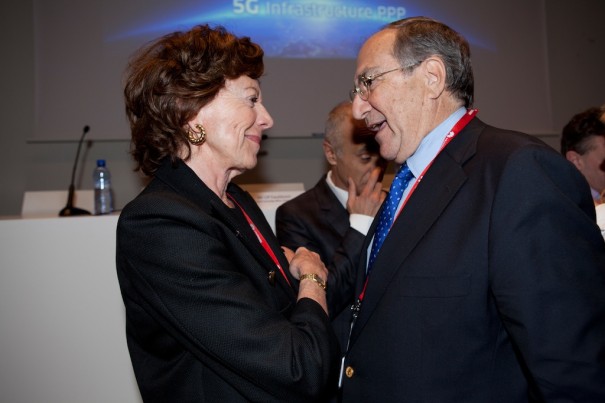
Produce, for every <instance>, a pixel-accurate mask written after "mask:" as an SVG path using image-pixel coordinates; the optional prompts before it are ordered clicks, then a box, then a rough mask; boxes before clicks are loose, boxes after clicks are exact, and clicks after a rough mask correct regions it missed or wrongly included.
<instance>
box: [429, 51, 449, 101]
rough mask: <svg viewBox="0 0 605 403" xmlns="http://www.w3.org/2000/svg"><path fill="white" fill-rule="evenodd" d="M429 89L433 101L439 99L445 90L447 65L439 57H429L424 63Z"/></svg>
mask: <svg viewBox="0 0 605 403" xmlns="http://www.w3.org/2000/svg"><path fill="white" fill-rule="evenodd" d="M424 71H425V75H426V83H427V88H428V90H429V95H430V97H431V98H432V99H437V98H439V97H440V96H441V94H442V93H443V91H444V90H445V79H446V70H445V64H443V61H442V60H441V59H439V58H438V57H429V58H428V59H426V60H425V61H424Z"/></svg>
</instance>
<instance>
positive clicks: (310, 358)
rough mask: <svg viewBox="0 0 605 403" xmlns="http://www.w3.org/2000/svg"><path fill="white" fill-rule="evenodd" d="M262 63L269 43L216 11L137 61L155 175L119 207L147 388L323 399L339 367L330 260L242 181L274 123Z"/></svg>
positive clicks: (133, 113)
mask: <svg viewBox="0 0 605 403" xmlns="http://www.w3.org/2000/svg"><path fill="white" fill-rule="evenodd" d="M263 68H264V67H263V51H262V49H261V48H260V47H259V46H258V45H257V44H255V43H253V42H251V41H250V39H249V38H247V37H236V36H234V35H233V34H231V33H229V32H227V31H226V30H225V29H224V28H222V27H217V28H211V27H209V26H208V25H201V26H196V27H194V28H193V29H191V30H190V31H187V32H176V33H172V34H169V35H167V36H164V37H162V38H160V39H158V40H156V41H155V42H153V43H151V44H150V45H148V46H146V47H144V48H143V49H141V50H140V51H139V52H138V53H137V54H136V55H135V57H134V58H133V59H132V61H131V63H130V65H129V67H128V71H127V76H126V83H125V90H124V94H125V102H126V113H127V116H128V119H129V121H130V128H131V134H132V155H133V156H134V159H135V161H136V163H137V168H138V169H140V170H141V171H142V172H143V173H145V174H146V175H148V176H150V177H151V178H152V180H151V181H150V183H149V185H148V186H147V187H146V188H145V189H144V190H143V191H142V192H141V194H139V195H138V196H137V197H136V198H135V199H134V200H133V201H131V202H130V203H129V204H128V205H127V206H126V207H125V208H124V209H123V211H122V213H121V215H120V219H119V222H118V229H117V271H118V279H119V282H120V287H121V291H122V296H123V300H124V304H125V306H126V335H127V341H128V348H129V351H130V356H131V360H132V364H133V367H134V372H135V375H136V379H137V382H138V385H139V389H140V391H141V395H142V397H143V399H144V400H145V401H146V402H150V401H157V402H165V401H170V402H190V401H191V402H192V401H196V402H220V401H224V402H245V401H255V402H277V401H288V402H303V401H321V400H322V399H323V396H324V394H325V393H326V385H327V384H328V381H329V380H330V379H331V377H332V376H333V375H334V374H335V372H337V365H338V355H339V352H338V347H337V345H336V339H335V336H334V334H333V333H332V331H331V327H330V320H329V317H328V303H327V299H326V284H327V282H328V278H327V277H328V272H327V270H326V268H325V266H324V264H323V263H322V262H321V260H320V259H319V257H318V255H317V254H315V253H312V252H310V251H308V250H306V249H304V248H301V249H299V250H297V251H296V253H295V254H294V253H293V252H291V251H287V253H288V256H286V254H285V253H284V251H282V249H281V248H280V246H279V244H278V242H277V240H276V238H275V237H274V235H273V233H272V231H271V227H270V226H269V224H268V223H267V221H266V219H265V217H264V215H263V213H262V211H261V210H260V208H259V207H258V206H257V204H256V203H255V202H254V200H253V199H252V197H251V196H250V195H249V194H248V193H246V192H244V191H243V190H242V189H241V188H240V187H238V186H237V185H235V184H233V183H231V180H232V179H233V178H234V177H235V176H237V175H239V174H241V173H243V172H245V171H246V170H248V169H251V168H254V166H255V165H256V162H257V153H258V151H259V148H260V143H261V138H262V133H263V131H264V130H266V129H268V128H270V127H271V126H272V125H273V120H272V118H271V116H270V115H269V113H268V112H267V110H266V109H265V107H264V105H263V103H262V96H261V89H260V84H259V78H260V77H261V76H262V74H263ZM289 260H290V261H289ZM339 282H340V280H339V278H338V276H334V277H332V275H331V277H330V287H334V290H339V289H340V288H343V287H339V286H338V284H339ZM332 297H333V298H332ZM330 298H331V300H334V301H339V298H340V297H339V296H338V295H336V294H334V295H333V296H331V297H330Z"/></svg>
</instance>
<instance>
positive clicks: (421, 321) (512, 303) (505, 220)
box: [340, 17, 605, 403]
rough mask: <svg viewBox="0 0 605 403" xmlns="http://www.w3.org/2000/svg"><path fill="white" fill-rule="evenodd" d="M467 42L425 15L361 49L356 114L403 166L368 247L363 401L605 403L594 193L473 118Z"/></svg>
mask: <svg viewBox="0 0 605 403" xmlns="http://www.w3.org/2000/svg"><path fill="white" fill-rule="evenodd" d="M473 86H474V82H473V72H472V68H471V61H470V51H469V45H468V43H467V41H466V40H465V39H464V38H462V37H461V36H460V35H459V34H458V33H457V32H455V31H453V30H452V29H451V28H449V27H448V26H446V25H444V24H442V23H440V22H437V21H434V20H431V19H428V18H424V17H416V18H409V19H404V20H400V21H397V22H394V23H391V24H389V25H388V26H386V27H385V28H384V29H382V30H381V31H379V32H377V33H376V34H374V35H373V36H371V37H370V38H369V39H368V40H367V41H366V42H365V44H364V45H363V47H362V48H361V50H360V52H359V55H358V59H357V69H356V76H355V87H354V89H353V91H352V92H351V95H352V102H353V114H354V116H355V117H356V118H358V119H364V120H365V122H366V124H367V125H368V127H369V128H370V129H372V130H373V131H374V133H375V138H376V141H377V142H378V143H379V145H380V153H381V155H382V156H383V157H385V158H386V159H387V160H389V161H394V162H396V163H397V164H401V168H400V170H398V172H397V174H396V176H395V179H394V180H393V185H392V187H391V190H390V192H389V196H388V197H387V199H386V200H385V202H384V203H383V206H382V208H381V210H380V212H379V213H378V214H377V218H376V220H375V221H374V223H373V224H372V227H371V229H370V232H369V233H368V237H367V238H366V241H365V243H364V245H363V248H362V259H361V263H360V267H359V274H358V285H357V291H356V298H357V301H356V303H355V304H354V305H353V307H352V308H353V311H354V319H353V323H352V327H351V333H350V336H349V341H348V347H347V349H346V352H345V354H344V355H343V360H342V368H341V376H340V386H341V388H342V390H341V393H342V399H343V402H344V403H348V402H395V401H409V402H465V403H472V402H477V403H485V402H494V401H498V402H507V403H511V402H512V403H515V402H528V401H582V402H604V401H605V382H604V381H603V380H604V379H605V243H604V242H603V238H601V234H600V232H599V229H598V227H597V226H596V224H595V210H594V206H593V203H592V200H591V198H590V192H589V189H588V185H587V184H586V181H585V180H584V179H583V178H582V176H581V175H580V173H579V172H578V171H577V170H576V169H575V168H574V167H573V166H572V165H571V164H569V163H568V162H567V161H565V159H564V158H563V157H562V156H561V155H560V154H559V153H557V152H556V151H555V150H553V149H552V148H551V147H549V146H547V145H545V144H544V143H542V142H541V141H539V140H538V139H536V138H534V137H531V136H528V135H526V134H522V133H518V132H513V131H506V130H502V129H497V128H495V127H492V126H489V125H487V124H486V123H484V122H482V121H481V120H480V118H478V117H477V111H476V110H474V109H472V107H473V90H474V88H473Z"/></svg>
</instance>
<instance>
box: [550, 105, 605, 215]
mask: <svg viewBox="0 0 605 403" xmlns="http://www.w3.org/2000/svg"><path fill="white" fill-rule="evenodd" d="M602 114H603V111H602V110H601V108H597V107H593V108H589V109H587V110H585V111H583V112H581V113H578V114H576V115H574V116H573V117H572V118H571V120H570V121H569V122H568V123H567V124H566V125H565V127H564V128H563V134H562V136H561V154H563V155H564V156H565V158H567V159H568V160H569V161H571V163H573V164H574V165H575V166H576V168H578V170H579V171H580V172H581V173H582V175H584V177H585V178H586V180H587V181H588V184H589V185H590V191H591V193H592V198H593V200H594V202H595V204H600V203H603V202H605V200H603V199H602V198H603V192H605V122H604V121H603V120H602Z"/></svg>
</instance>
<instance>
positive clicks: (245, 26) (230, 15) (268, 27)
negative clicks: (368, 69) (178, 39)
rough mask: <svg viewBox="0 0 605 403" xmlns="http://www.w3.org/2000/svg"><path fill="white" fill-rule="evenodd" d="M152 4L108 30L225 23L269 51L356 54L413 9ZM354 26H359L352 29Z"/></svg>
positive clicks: (256, 0) (336, 3) (156, 30)
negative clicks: (141, 15) (142, 18)
mask: <svg viewBox="0 0 605 403" xmlns="http://www.w3.org/2000/svg"><path fill="white" fill-rule="evenodd" d="M169 7H170V12H171V15H167V13H166V10H165V9H163V10H149V9H148V10H147V11H148V12H150V13H154V14H152V15H147V21H150V20H155V21H154V22H151V23H150V22H145V23H138V22H136V21H133V22H132V23H131V24H132V25H131V26H130V27H128V28H126V29H123V30H122V31H121V32H119V33H117V34H115V33H114V34H112V35H110V36H109V38H108V39H109V40H110V41H118V40H124V39H128V38H134V37H139V36H145V37H148V36H149V37H156V36H158V35H161V34H163V33H168V32H171V31H176V30H183V29H187V27H191V26H193V25H196V24H203V23H208V24H210V25H223V26H225V27H226V28H227V29H229V30H230V31H232V32H233V33H235V34H236V35H247V36H251V37H252V40H253V41H254V42H257V43H258V44H260V45H261V46H262V47H263V49H264V51H265V54H266V55H267V56H269V57H282V58H355V56H356V53H357V50H358V49H359V46H360V45H361V43H362V42H363V41H364V40H365V39H366V38H367V37H368V36H370V35H371V34H372V33H374V32H376V31H377V30H378V29H379V28H380V27H381V26H383V25H385V24H387V23H389V22H391V21H394V20H398V19H401V18H404V17H406V16H407V15H408V11H407V9H406V7H404V6H402V3H401V1H382V2H379V3H378V4H377V3H376V2H373V1H344V0H331V1H330V0H316V1H303V0H290V1H277V0H275V1H271V0H232V1H231V2H225V1H204V2H201V1H199V2H183V3H181V4H180V5H179V3H178V2H175V3H172V4H170V6H169ZM353 27H354V29H353Z"/></svg>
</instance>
